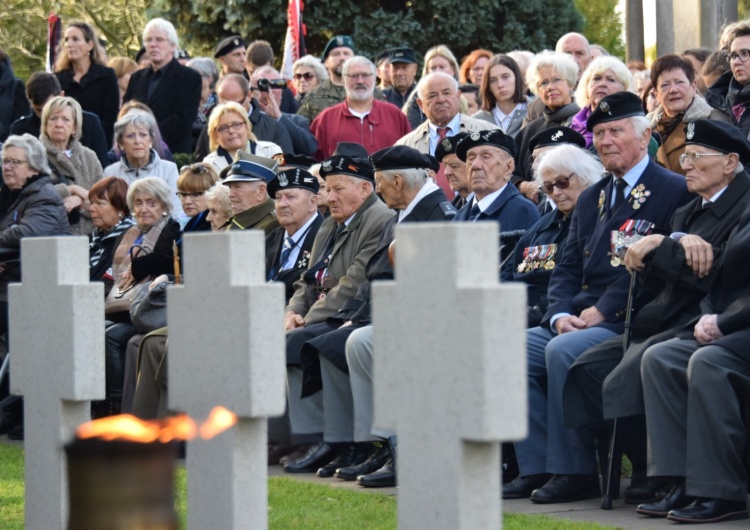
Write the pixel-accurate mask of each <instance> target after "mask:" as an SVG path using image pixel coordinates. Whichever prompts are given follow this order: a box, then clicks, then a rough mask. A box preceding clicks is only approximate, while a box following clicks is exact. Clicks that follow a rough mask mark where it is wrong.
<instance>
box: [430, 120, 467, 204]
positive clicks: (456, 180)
mask: <svg viewBox="0 0 750 530" xmlns="http://www.w3.org/2000/svg"><path fill="white" fill-rule="evenodd" d="M468 135H469V133H464V132H460V133H458V134H455V135H453V136H448V137H446V138H444V139H443V140H441V141H440V143H438V145H437V147H436V148H435V159H436V160H437V161H438V162H440V163H442V164H443V167H444V168H445V171H444V174H445V178H446V180H448V185H449V186H450V188H451V191H452V192H453V193H454V194H455V195H456V196H455V197H454V198H453V200H452V201H451V204H452V205H453V206H454V207H455V208H456V209H457V210H460V209H461V208H463V207H464V205H465V204H466V199H467V197H468V196H469V194H470V193H471V190H470V189H469V188H470V184H469V173H468V171H467V170H466V162H464V161H463V160H461V159H460V158H458V155H456V146H457V145H458V142H460V141H461V140H463V139H464V138H465V137H466V136H468Z"/></svg>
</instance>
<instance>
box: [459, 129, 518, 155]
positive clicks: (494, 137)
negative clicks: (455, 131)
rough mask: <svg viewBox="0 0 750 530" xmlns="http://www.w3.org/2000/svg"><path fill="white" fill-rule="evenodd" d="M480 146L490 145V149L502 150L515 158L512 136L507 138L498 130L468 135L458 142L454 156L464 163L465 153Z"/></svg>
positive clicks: (514, 145) (514, 144)
mask: <svg viewBox="0 0 750 530" xmlns="http://www.w3.org/2000/svg"><path fill="white" fill-rule="evenodd" d="M480 145H491V146H492V147H497V148H498V149H502V150H503V151H505V152H506V153H508V154H509V155H510V156H512V157H515V156H516V142H515V141H514V140H513V137H512V136H508V135H507V134H505V133H504V132H503V131H501V130H500V129H492V130H490V131H475V132H472V133H469V135H468V136H466V137H465V138H464V139H463V140H461V141H460V142H458V145H457V146H456V156H458V158H460V159H461V160H463V161H464V162H466V153H467V152H468V151H469V149H471V148H472V147H479V146H480Z"/></svg>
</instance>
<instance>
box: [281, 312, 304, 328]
mask: <svg viewBox="0 0 750 530" xmlns="http://www.w3.org/2000/svg"><path fill="white" fill-rule="evenodd" d="M304 325H305V319H304V318H302V317H301V316H300V315H298V314H297V313H295V312H294V311H287V313H286V315H284V331H290V330H292V329H296V328H301V327H303V326H304Z"/></svg>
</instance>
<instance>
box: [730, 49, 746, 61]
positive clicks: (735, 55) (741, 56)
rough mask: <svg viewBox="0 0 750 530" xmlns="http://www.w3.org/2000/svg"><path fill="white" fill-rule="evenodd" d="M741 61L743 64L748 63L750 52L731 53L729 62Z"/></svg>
mask: <svg viewBox="0 0 750 530" xmlns="http://www.w3.org/2000/svg"><path fill="white" fill-rule="evenodd" d="M735 59H739V60H740V62H741V63H746V62H747V60H748V59H750V50H740V51H738V52H729V62H730V63H731V62H732V61H734V60H735Z"/></svg>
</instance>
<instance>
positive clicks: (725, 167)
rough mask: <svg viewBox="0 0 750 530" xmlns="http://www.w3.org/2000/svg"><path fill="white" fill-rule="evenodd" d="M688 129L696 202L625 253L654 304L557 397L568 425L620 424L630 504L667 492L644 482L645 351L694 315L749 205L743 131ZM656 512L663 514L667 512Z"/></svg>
mask: <svg viewBox="0 0 750 530" xmlns="http://www.w3.org/2000/svg"><path fill="white" fill-rule="evenodd" d="M686 128H687V129H688V132H687V133H686V144H685V153H684V154H683V156H682V164H683V169H684V171H685V180H686V183H687V189H688V190H689V191H690V192H692V193H695V194H696V195H697V197H696V198H695V199H693V200H692V201H691V202H689V203H688V204H686V205H685V206H682V207H681V208H678V209H677V210H676V211H675V214H674V217H673V219H672V223H671V228H670V233H671V234H672V235H671V236H668V235H667V236H665V235H661V234H653V235H650V236H647V237H645V238H643V239H641V240H640V241H638V242H637V243H635V244H634V245H632V246H631V247H630V248H629V249H628V251H627V254H626V255H625V264H626V265H627V266H628V267H630V268H631V269H632V270H634V271H637V272H638V281H639V284H640V286H641V290H642V292H643V293H644V294H647V293H650V296H651V298H653V300H652V301H650V302H649V303H647V304H646V305H644V306H643V307H642V308H640V309H639V310H638V312H637V314H636V315H635V317H634V318H633V322H632V325H631V328H630V330H631V331H630V335H631V338H630V344H629V346H628V348H627V349H626V350H625V351H624V352H623V346H622V345H623V337H622V335H618V336H615V337H613V338H611V339H609V340H606V341H604V342H602V343H601V344H599V345H598V346H596V347H594V348H592V349H590V350H588V351H587V352H585V353H584V354H583V355H581V356H580V357H579V358H578V359H577V360H576V362H575V363H574V364H573V366H571V369H570V372H569V373H568V379H567V381H566V383H565V390H564V394H563V398H564V400H563V402H564V407H565V424H566V425H567V426H568V427H576V428H578V427H587V426H590V425H597V424H601V423H602V422H603V421H604V420H605V419H607V420H611V419H614V418H619V420H618V422H619V423H618V433H619V434H618V438H619V440H620V444H621V446H622V447H623V448H624V449H625V450H626V452H627V453H628V455H629V457H630V459H631V462H632V463H633V469H634V474H633V479H632V481H631V484H632V485H631V487H630V488H627V489H626V490H625V501H626V502H628V503H631V504H637V503H650V502H655V501H658V500H660V499H659V498H658V495H659V494H658V492H659V491H660V490H663V489H664V488H665V487H667V490H668V489H669V488H668V486H669V481H668V480H663V479H656V478H654V479H648V480H647V479H646V473H645V472H646V425H645V418H644V412H645V410H647V408H646V409H644V395H643V385H642V383H641V373H642V370H643V363H642V358H643V355H644V352H646V351H648V349H649V348H651V347H652V346H654V345H656V344H659V343H662V342H664V341H667V340H669V339H671V338H673V337H674V336H675V335H676V334H678V333H679V332H680V331H681V330H683V329H685V326H686V325H688V324H689V323H690V322H693V321H694V320H695V319H696V318H697V317H698V315H699V314H700V301H701V299H702V298H703V297H704V295H705V294H706V292H707V291H708V289H709V286H710V285H711V282H712V281H713V280H714V277H715V275H716V270H717V268H718V265H719V264H720V263H721V260H722V256H723V247H724V246H725V245H726V242H727V239H728V238H729V237H730V234H731V233H732V232H733V231H734V230H735V228H736V226H737V223H738V222H739V219H740V216H741V215H742V214H743V212H744V211H745V210H746V209H747V207H748V204H750V176H749V175H748V174H747V173H746V171H745V170H744V169H743V166H742V162H744V163H750V145H748V142H747V140H746V139H745V138H744V137H743V135H742V133H741V132H740V131H739V130H738V129H736V128H734V127H733V126H731V125H728V124H724V123H721V122H715V121H709V120H696V121H695V122H690V123H689V124H688V125H687V127H686ZM658 465H660V464H657V466H658ZM649 467H650V466H649ZM666 474H667V475H669V474H673V475H676V474H680V473H666ZM682 476H684V474H683V475H682ZM661 511H663V512H664V514H663V515H666V512H667V511H669V510H661Z"/></svg>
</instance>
